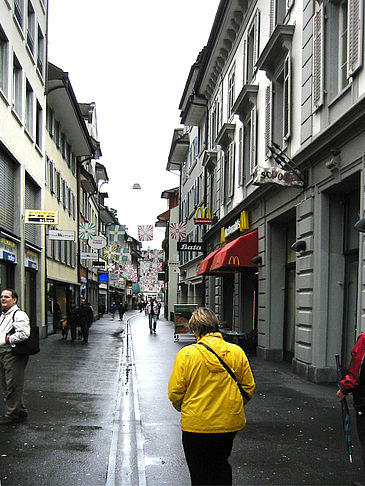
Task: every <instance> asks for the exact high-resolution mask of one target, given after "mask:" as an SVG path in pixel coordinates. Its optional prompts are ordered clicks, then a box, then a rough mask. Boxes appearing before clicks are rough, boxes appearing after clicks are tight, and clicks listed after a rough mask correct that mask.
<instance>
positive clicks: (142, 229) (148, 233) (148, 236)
mask: <svg viewBox="0 0 365 486" xmlns="http://www.w3.org/2000/svg"><path fill="white" fill-rule="evenodd" d="M138 239H139V241H152V240H153V226H152V224H146V225H144V226H138Z"/></svg>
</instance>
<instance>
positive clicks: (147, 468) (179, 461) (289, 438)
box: [0, 311, 363, 486]
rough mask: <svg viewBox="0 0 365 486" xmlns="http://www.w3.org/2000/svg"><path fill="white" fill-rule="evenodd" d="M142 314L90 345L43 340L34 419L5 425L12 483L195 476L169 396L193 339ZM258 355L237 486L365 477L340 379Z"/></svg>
mask: <svg viewBox="0 0 365 486" xmlns="http://www.w3.org/2000/svg"><path fill="white" fill-rule="evenodd" d="M132 316H134V317H133V319H132V320H131V321H130V326H129V332H130V333H129V335H128V336H126V335H125V334H126V332H125V331H124V326H125V324H124V323H121V322H120V321H117V320H115V321H113V320H111V318H110V316H105V317H104V318H102V319H100V320H98V321H96V322H95V323H94V324H93V326H92V327H91V329H90V339H89V343H88V344H87V345H82V344H81V343H82V342H81V341H77V342H74V343H71V342H70V341H69V340H68V341H66V342H62V340H61V335H60V334H56V335H52V336H50V337H48V338H47V339H44V340H42V341H41V352H40V353H39V354H38V355H36V356H33V357H31V358H30V362H29V365H28V367H27V370H26V383H25V402H26V405H27V407H28V409H29V417H28V419H27V421H26V422H25V423H23V424H19V425H18V424H16V425H9V426H5V427H4V426H3V427H1V429H0V479H1V485H2V486H13V485H18V486H61V485H62V486H74V485H82V486H104V485H105V484H108V486H109V485H113V486H120V485H123V486H128V485H134V484H138V485H144V484H146V485H148V486H160V485H163V484H167V485H169V486H170V485H174V486H175V485H177V486H182V485H188V484H189V474H188V470H187V467H186V464H185V460H184V457H183V452H182V447H181V432H180V426H179V420H180V415H179V414H178V413H177V412H176V411H175V410H174V409H173V408H172V406H171V405H170V403H169V401H168V399H167V381H168V378H169V376H170V373H171V369H172V364H173V361H174V357H175V355H176V353H177V352H178V350H179V349H181V347H182V346H184V345H186V344H189V342H180V343H175V342H174V341H173V324H172V323H171V322H169V321H166V320H164V319H160V320H159V321H158V326H157V334H156V335H151V334H149V331H148V324H147V318H146V317H145V316H144V315H143V314H139V313H138V312H136V311H129V312H127V314H126V316H125V319H126V318H128V317H132ZM128 340H129V341H130V342H129V345H130V346H131V349H130V356H127V357H126V356H125V351H126V348H127V344H126V343H127V341H128ZM190 342H192V341H190ZM127 354H128V353H127ZM126 358H128V360H130V364H131V366H129V365H128V366H125V364H126ZM250 361H251V365H252V369H253V373H254V376H255V380H256V383H257V388H256V392H255V395H254V397H253V399H252V401H251V402H250V404H249V405H247V408H246V412H247V427H246V429H245V430H243V431H242V432H239V433H238V435H237V438H236V440H235V442H234V449H233V452H232V456H231V463H232V467H233V471H234V484H236V485H245V486H259V485H260V486H263V485H271V486H279V485H291V486H294V485H295V486H297V485H307V486H308V485H322V486H325V485H338V486H339V485H341V486H345V485H350V484H351V483H352V482H353V481H360V480H361V479H363V476H362V472H361V459H360V449H359V444H358V440H357V436H356V430H355V429H356V428H355V422H354V417H352V418H353V420H352V428H353V444H354V449H353V456H354V464H353V465H350V464H349V463H348V460H347V456H346V450H345V445H344V441H343V433H342V423H341V410H340V405H339V404H338V403H337V402H336V398H335V392H336V386H335V385H314V384H312V383H309V382H307V381H304V380H302V379H301V378H299V377H297V376H295V375H293V374H292V373H291V370H290V366H289V365H287V364H286V363H278V364H277V363H270V362H265V361H261V360H259V359H257V358H256V357H252V358H250ZM123 367H125V368H126V371H127V375H126V377H127V378H126V380H124V378H123V375H121V374H120V370H121V369H122V368H123ZM129 372H131V373H129ZM131 380H132V381H133V380H135V382H134V383H133V390H134V391H133V393H134V400H131V408H132V407H134V410H131V411H130V413H128V414H127V413H125V412H126V410H122V409H121V412H120V414H116V413H115V412H116V410H117V409H118V407H117V405H118V400H117V397H118V393H119V394H120V390H122V391H123V392H124V391H125V393H126V394H127V392H128V381H131ZM123 403H124V405H125V404H127V403H128V402H127V401H126V400H124V402H123ZM0 413H3V409H2V410H0ZM118 421H120V423H117V422H118ZM116 425H117V428H116ZM133 428H135V429H136V434H135V436H136V437H137V439H138V440H137V441H136V443H134V442H133V438H130V437H129V436H130V432H131V431H132V429H133ZM115 431H117V432H118V433H117V437H116V434H115ZM116 438H117V440H115V439H116ZM113 444H114V446H113ZM112 466H113V467H114V472H115V476H113V478H111V475H110V471H111V469H112ZM135 471H138V474H137V475H136V474H134V472H135ZM108 473H109V475H108ZM107 481H109V482H108V483H107Z"/></svg>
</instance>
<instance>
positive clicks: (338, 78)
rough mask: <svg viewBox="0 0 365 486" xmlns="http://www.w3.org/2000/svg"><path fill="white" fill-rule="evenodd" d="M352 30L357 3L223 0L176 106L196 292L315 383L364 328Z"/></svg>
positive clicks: (360, 88) (358, 81)
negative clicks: (190, 149) (196, 158)
mask: <svg viewBox="0 0 365 486" xmlns="http://www.w3.org/2000/svg"><path fill="white" fill-rule="evenodd" d="M363 32H364V15H363V3H362V2H356V1H353V0H344V1H332V0H324V1H317V0H309V1H308V0H306V1H304V0H295V1H294V0H291V1H286V0H271V1H270V2H266V1H263V0H261V1H260V0H257V1H240V0H232V1H230V0H228V1H225V0H222V1H221V2H220V4H219V7H218V11H217V15H216V18H215V21H214V24H213V27H212V31H211V34H210V37H209V39H208V43H207V46H206V47H205V48H204V50H203V51H202V53H201V56H200V60H199V61H200V62H199V63H198V65H196V70H195V74H194V77H193V78H192V76H191V75H189V78H188V80H187V83H186V87H185V92H184V96H183V103H182V104H181V106H180V108H181V110H182V112H181V115H182V122H183V123H184V125H186V126H189V127H191V126H194V127H198V128H199V127H200V129H202V128H203V133H205V151H204V153H203V156H202V167H203V170H204V181H205V182H204V186H205V192H204V205H205V206H207V207H209V208H210V211H211V213H212V217H213V221H212V222H213V224H212V226H211V227H210V229H209V230H208V231H207V232H206V233H205V234H204V235H203V241H204V242H205V243H206V245H207V248H208V251H207V256H206V258H205V259H204V261H203V262H202V263H201V265H200V266H199V269H198V272H197V275H198V276H199V275H201V276H203V277H204V286H205V301H206V304H207V305H209V306H210V307H212V308H213V309H214V310H215V311H216V312H217V314H218V315H219V318H220V320H221V325H222V326H223V327H226V328H228V329H230V330H232V331H236V332H250V331H251V330H254V331H256V332H257V339H258V344H257V353H258V355H259V356H261V357H263V358H265V359H268V360H283V359H287V360H290V361H291V363H292V367H293V370H294V371H295V372H296V373H298V374H301V375H302V376H304V377H306V378H307V379H310V380H312V381H315V382H320V381H328V380H333V379H334V378H335V361H334V355H335V354H336V353H339V354H342V357H343V361H344V363H345V364H346V363H348V360H349V358H350V351H351V348H352V346H353V344H354V342H355V339H356V336H357V335H358V333H359V332H361V331H362V330H364V329H365V327H364V325H365V324H364V317H363V315H364V307H365V302H364V299H363V292H362V289H363V285H364V282H363V279H364V276H363V272H362V268H363V261H364V257H363V236H362V235H359V233H357V232H356V231H355V230H354V228H353V225H354V223H355V222H356V220H357V219H358V218H359V216H362V215H363V213H364V208H363V195H364V189H363V188H364V182H363V180H364V179H363V172H364V169H363V167H364V150H363V141H364V136H365V133H364V129H363V124H362V120H363V118H364V115H365V111H364V106H365V105H364V99H365V97H364V93H365V91H364V90H365V74H364V69H363V52H364V35H363ZM214 217H215V218H214Z"/></svg>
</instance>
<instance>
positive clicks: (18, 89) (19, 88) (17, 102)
mask: <svg viewBox="0 0 365 486" xmlns="http://www.w3.org/2000/svg"><path fill="white" fill-rule="evenodd" d="M12 108H13V110H14V111H15V113H16V114H17V115H18V117H19V118H20V119H21V118H22V108H23V68H22V66H21V64H20V62H19V60H18V58H17V57H16V55H15V54H13V85H12Z"/></svg>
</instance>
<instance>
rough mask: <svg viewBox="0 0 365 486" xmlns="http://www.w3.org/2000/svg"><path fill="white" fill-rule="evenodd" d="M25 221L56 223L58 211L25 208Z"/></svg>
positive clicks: (31, 222)
mask: <svg viewBox="0 0 365 486" xmlns="http://www.w3.org/2000/svg"><path fill="white" fill-rule="evenodd" d="M25 222H26V223H30V224H58V211H40V210H38V209H26V210H25Z"/></svg>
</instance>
